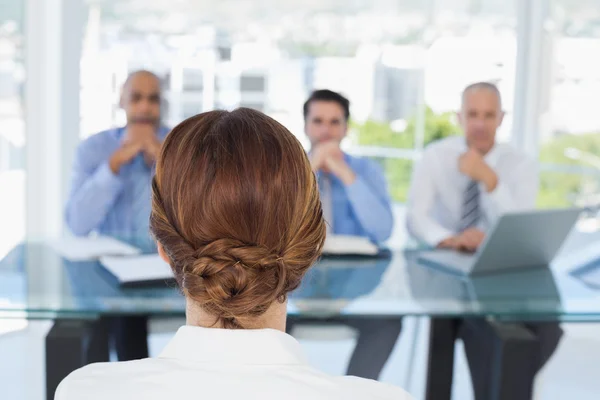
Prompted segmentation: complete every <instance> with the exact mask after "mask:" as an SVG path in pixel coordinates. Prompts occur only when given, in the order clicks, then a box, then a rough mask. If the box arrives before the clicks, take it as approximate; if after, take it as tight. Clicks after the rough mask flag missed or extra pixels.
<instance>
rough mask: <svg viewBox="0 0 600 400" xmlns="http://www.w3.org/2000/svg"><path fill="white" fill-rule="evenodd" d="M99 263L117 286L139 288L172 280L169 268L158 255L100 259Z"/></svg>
mask: <svg viewBox="0 0 600 400" xmlns="http://www.w3.org/2000/svg"><path fill="white" fill-rule="evenodd" d="M100 263H101V264H102V266H103V267H104V268H105V269H106V270H107V271H108V272H109V273H110V274H111V275H112V276H113V277H114V278H115V279H116V280H117V282H118V283H119V286H124V287H127V286H140V285H144V284H155V283H159V282H165V281H173V279H174V277H173V272H172V271H171V267H170V266H169V264H167V263H166V262H164V261H163V259H162V258H160V256H159V255H158V254H149V255H143V256H134V257H102V258H100Z"/></svg>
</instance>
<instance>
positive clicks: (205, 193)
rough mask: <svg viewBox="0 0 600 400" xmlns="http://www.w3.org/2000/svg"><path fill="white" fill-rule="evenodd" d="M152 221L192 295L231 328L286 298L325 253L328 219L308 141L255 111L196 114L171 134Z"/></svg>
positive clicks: (160, 166)
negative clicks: (306, 149)
mask: <svg viewBox="0 0 600 400" xmlns="http://www.w3.org/2000/svg"><path fill="white" fill-rule="evenodd" d="M152 188H153V202H152V215H151V221H150V225H151V229H152V232H153V233H154V235H155V237H156V239H157V240H158V241H159V242H160V244H161V245H162V247H163V249H164V250H165V253H166V254H167V256H168V257H169V260H170V261H171V267H172V269H173V272H174V275H175V278H176V280H177V282H178V284H179V286H180V288H181V290H182V292H183V293H184V295H185V296H186V297H187V298H188V299H189V300H190V301H193V302H194V303H195V304H197V305H198V306H200V307H201V308H202V309H203V310H204V311H205V312H207V313H209V314H211V315H213V316H215V317H216V318H217V320H219V321H220V322H221V324H222V325H223V327H225V328H244V327H246V326H249V325H252V320H253V319H254V318H257V317H259V316H261V315H262V314H263V313H265V312H266V310H267V309H269V307H270V306H271V305H272V304H273V303H274V302H276V301H285V299H286V296H287V294H288V293H289V292H290V291H292V290H294V289H295V288H297V287H298V286H299V284H300V282H301V280H302V277H303V276H304V274H305V273H306V271H307V270H308V268H309V267H310V266H311V265H312V264H313V263H314V262H315V260H316V259H317V257H318V256H319V254H320V251H321V248H322V246H323V241H324V238H325V225H324V221H323V217H322V211H321V204H320V200H319V197H318V189H317V184H316V180H315V177H314V174H313V173H312V171H311V169H310V164H309V162H308V159H307V156H306V154H305V152H304V150H303V149H302V147H301V145H300V143H299V142H298V141H297V140H296V139H295V137H294V136H293V135H292V134H291V133H289V131H287V129H285V128H284V127H283V126H282V125H280V124H278V123H277V122H275V121H274V120H272V119H271V118H269V117H267V116H265V115H263V114H261V113H259V112H257V111H253V110H249V109H238V110H236V111H234V112H231V113H228V112H218V111H215V112H209V113H205V114H201V115H198V116H196V117H192V118H190V119H188V120H186V121H184V122H182V123H181V124H180V125H179V126H177V127H176V128H175V129H174V130H173V131H172V132H171V133H170V134H169V136H168V137H167V139H166V141H165V143H164V145H163V150H162V153H161V156H160V158H159V160H158V163H157V170H156V176H155V178H154V181H153V185H152Z"/></svg>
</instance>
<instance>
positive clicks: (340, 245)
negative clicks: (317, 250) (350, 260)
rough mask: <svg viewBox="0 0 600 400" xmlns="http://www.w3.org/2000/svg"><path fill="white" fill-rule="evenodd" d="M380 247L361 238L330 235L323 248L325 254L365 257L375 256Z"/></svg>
mask: <svg viewBox="0 0 600 400" xmlns="http://www.w3.org/2000/svg"><path fill="white" fill-rule="evenodd" d="M378 253H379V247H377V245H375V244H373V243H371V241H370V240H369V239H367V238H364V237H360V236H346V235H328V236H327V239H326V240H325V246H324V247H323V254H325V255H327V254H331V255H344V254H348V255H365V256H375V255H377V254H378Z"/></svg>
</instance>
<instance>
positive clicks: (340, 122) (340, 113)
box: [304, 100, 348, 147]
mask: <svg viewBox="0 0 600 400" xmlns="http://www.w3.org/2000/svg"><path fill="white" fill-rule="evenodd" d="M347 131H348V123H347V121H346V118H345V115H344V109H343V108H342V106H341V105H339V104H338V103H336V102H335V101H320V100H317V101H312V102H311V103H310V104H309V106H308V114H307V116H306V121H304V132H306V135H307V136H308V139H309V140H310V143H311V145H312V146H313V147H314V146H316V145H318V144H320V143H324V142H329V141H336V142H338V143H340V142H341V141H342V139H344V137H345V136H346V132H347Z"/></svg>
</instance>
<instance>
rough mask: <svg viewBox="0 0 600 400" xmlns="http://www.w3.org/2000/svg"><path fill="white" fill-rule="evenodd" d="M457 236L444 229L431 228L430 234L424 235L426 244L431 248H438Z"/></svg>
mask: <svg viewBox="0 0 600 400" xmlns="http://www.w3.org/2000/svg"><path fill="white" fill-rule="evenodd" d="M455 235H456V234H455V233H454V232H452V231H450V230H448V229H444V228H441V227H440V228H430V229H429V231H428V232H426V233H425V234H424V235H423V239H424V240H425V242H426V243H427V244H428V245H429V246H431V247H437V246H438V245H439V244H440V243H442V242H443V241H444V240H446V239H448V238H450V237H452V236H455Z"/></svg>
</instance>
